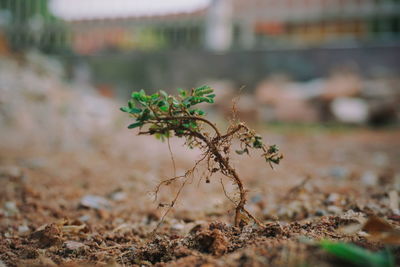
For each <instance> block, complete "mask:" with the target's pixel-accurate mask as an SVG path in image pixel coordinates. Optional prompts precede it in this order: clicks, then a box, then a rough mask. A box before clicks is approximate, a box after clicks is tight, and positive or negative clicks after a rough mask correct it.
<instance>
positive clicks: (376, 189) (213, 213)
mask: <svg viewBox="0 0 400 267" xmlns="http://www.w3.org/2000/svg"><path fill="white" fill-rule="evenodd" d="M264 136H265V138H266V140H268V141H269V142H270V143H276V144H278V145H279V146H280V148H281V150H282V152H283V153H284V156H285V158H284V160H283V162H282V164H281V165H280V166H277V167H276V168H275V169H274V170H271V169H270V168H269V166H268V165H266V164H265V162H263V160H262V159H261V158H260V157H259V156H258V155H256V154H254V155H251V157H247V156H234V158H233V162H234V165H235V167H236V168H237V170H238V172H239V174H240V176H241V177H242V179H243V180H244V181H245V184H246V187H247V189H248V190H249V201H248V204H247V208H248V210H250V211H251V212H252V213H253V214H254V215H255V216H256V217H257V218H259V219H260V220H262V222H263V223H264V224H265V227H257V226H255V225H251V224H250V225H248V226H246V227H244V228H243V229H238V228H235V227H233V226H232V222H233V210H232V208H233V206H232V204H231V202H230V201H229V200H228V199H227V198H226V197H225V195H224V193H223V190H222V187H221V178H222V177H220V176H218V175H215V176H213V177H212V179H211V182H210V183H205V181H204V179H201V178H202V177H203V175H202V168H201V167H200V169H199V171H198V172H197V173H196V174H195V175H194V177H193V178H192V179H191V180H190V183H188V184H187V185H186V186H185V188H184V190H183V192H182V193H181V195H180V196H179V199H178V201H177V204H176V206H175V207H174V208H173V210H172V211H171V212H170V213H169V215H168V216H167V217H166V219H165V221H164V222H163V223H162V224H161V226H160V227H159V228H158V230H157V232H156V234H153V235H152V234H151V233H152V231H153V230H154V229H155V227H156V225H157V223H158V222H159V220H160V218H161V216H162V214H163V213H164V212H165V210H166V209H167V206H168V203H170V202H171V200H172V199H173V198H174V196H175V194H176V191H177V190H178V188H179V184H175V185H174V184H172V185H170V186H167V187H164V188H163V189H162V192H161V193H160V194H159V195H158V200H157V201H155V200H154V193H153V190H154V188H155V186H156V185H157V183H158V182H159V181H161V180H162V179H165V178H168V177H171V176H172V175H173V168H172V164H171V159H170V156H169V152H168V149H167V145H166V144H165V143H164V144H163V143H159V142H158V141H155V140H153V138H152V137H136V136H135V135H134V133H133V132H128V131H127V130H126V131H124V133H123V134H119V135H115V136H113V137H112V138H111V137H108V138H107V139H104V138H103V139H102V138H100V139H94V140H92V141H93V143H92V144H91V145H90V146H88V147H87V148H82V149H73V150H69V151H68V150H65V149H64V150H62V151H58V150H53V151H49V150H46V151H45V150H40V149H37V148H35V149H34V150H33V149H31V148H30V147H29V145H28V146H24V147H18V148H15V147H14V148H13V147H7V145H6V144H3V145H1V147H2V148H1V149H0V234H1V238H0V252H1V253H0V260H1V262H0V266H2V263H3V264H5V265H6V266H55V265H62V266H88V265H89V266H91V265H99V266H131V265H137V266H148V265H156V266H203V267H205V266H266V265H267V266H343V262H340V261H338V260H337V259H336V258H335V257H334V256H332V255H330V254H328V253H327V252H325V251H324V250H322V249H321V248H320V246H318V243H317V242H318V241H319V240H322V239H329V240H335V241H344V242H352V243H355V244H357V245H359V246H362V247H365V248H368V249H370V250H374V251H377V250H380V249H382V248H383V247H385V246H386V245H391V250H392V254H393V255H394V257H395V260H396V262H397V263H398V264H400V250H399V247H398V246H396V245H393V243H394V244H397V242H399V241H400V238H399V236H397V234H398V232H396V231H398V230H397V228H398V227H400V216H399V210H398V208H399V207H398V206H399V200H398V193H399V192H400V191H399V190H400V131H399V130H395V129H387V130H368V129H350V130H349V129H346V130H321V129H317V130H316V129H311V130H304V129H297V128H295V127H294V128H293V129H290V130H288V129H284V130H279V129H278V130H277V129H275V130H273V131H265V132H264ZM171 146H172V150H173V153H174V158H175V160H176V164H177V173H178V174H179V173H183V172H184V171H185V170H186V169H187V168H190V167H191V166H192V165H193V163H194V161H195V160H196V159H197V158H198V157H199V154H198V152H197V151H196V150H188V149H186V148H184V147H182V143H181V142H180V141H179V140H175V139H174V140H171ZM222 182H223V183H224V185H225V188H226V191H227V193H228V194H229V195H230V197H232V198H235V188H234V187H233V185H231V184H230V183H229V181H227V180H224V179H222ZM160 204H161V205H160ZM161 206H164V207H161ZM373 216H378V217H380V218H381V219H382V220H384V222H385V223H387V224H388V225H389V226H390V227H392V228H393V229H392V230H393V231H395V232H394V233H395V234H393V235H391V236H394V238H392V239H393V240H389V241H388V240H386V239H382V238H371V237H376V235H374V234H373V233H371V232H368V231H367V230H366V229H365V228H362V226H363V225H364V224H365V222H366V221H367V220H368V218H371V217H373ZM358 226H359V228H357V227H358ZM349 227H353V228H354V227H355V228H357V230H349V229H348V228H349ZM345 228H346V229H345ZM344 229H345V230H344ZM397 245H398V244H397Z"/></svg>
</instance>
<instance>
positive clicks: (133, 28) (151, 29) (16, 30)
mask: <svg viewBox="0 0 400 267" xmlns="http://www.w3.org/2000/svg"><path fill="white" fill-rule="evenodd" d="M45 2H46V1H45V0H40V1H35V0H1V1H0V27H1V28H2V29H3V31H4V29H12V30H8V32H9V34H11V36H12V38H13V39H14V41H15V40H16V41H19V42H27V41H29V42H31V43H32V42H33V41H36V42H39V43H41V44H43V43H45V42H53V43H54V42H61V43H66V44H67V45H70V46H72V49H73V50H74V51H75V52H77V53H81V54H91V53H96V52H99V51H104V50H107V51H110V50H111V51H112V50H123V51H125V50H160V49H168V48H173V49H176V48H187V49H193V48H195V49H203V48H206V49H211V50H219V51H224V50H229V49H269V48H304V47H313V46H346V47H348V46H357V45H365V44H367V45H369V44H381V43H385V44H393V43H398V42H399V40H400V0H191V1H181V0H171V1H160V0H152V1H137V0H113V1H111V0H96V1H94V0H79V1H76V0H52V1H50V2H49V5H50V10H51V11H52V13H53V14H54V15H55V17H58V18H59V19H60V21H61V22H66V25H65V26H66V29H67V33H65V32H63V31H60V30H58V32H60V33H59V35H58V33H57V30H53V31H49V30H46V31H43V32H42V33H41V34H42V35H41V36H39V37H37V36H38V32H39V31H40V30H41V29H45V28H46V27H45V26H47V28H46V29H52V28H54V27H53V26H54V24H55V19H54V16H50V15H48V12H47V11H45V12H44V11H43V10H45V9H46V10H47V5H46V3H45ZM45 7H46V8H45ZM49 26H50V27H49ZM27 29H28V30H29V31H31V32H36V35H35V36H36V37H35V36H34V37H32V36H30V37H29V38H25V39H24V38H22V37H21V36H22V35H21V32H23V31H26V30H27ZM31 35H32V34H31Z"/></svg>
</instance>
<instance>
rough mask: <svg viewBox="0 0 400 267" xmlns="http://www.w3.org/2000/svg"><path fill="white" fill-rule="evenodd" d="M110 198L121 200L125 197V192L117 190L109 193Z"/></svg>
mask: <svg viewBox="0 0 400 267" xmlns="http://www.w3.org/2000/svg"><path fill="white" fill-rule="evenodd" d="M110 198H111V199H112V200H114V201H122V200H124V199H126V193H125V192H122V191H117V192H114V193H111V195H110Z"/></svg>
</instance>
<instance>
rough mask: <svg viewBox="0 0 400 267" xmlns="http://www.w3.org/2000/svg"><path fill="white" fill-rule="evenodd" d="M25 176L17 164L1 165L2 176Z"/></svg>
mask: <svg viewBox="0 0 400 267" xmlns="http://www.w3.org/2000/svg"><path fill="white" fill-rule="evenodd" d="M22 176H23V172H22V170H21V168H19V167H17V166H1V167H0V178H2V177H5V178H20V177H22Z"/></svg>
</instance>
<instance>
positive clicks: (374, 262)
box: [320, 240, 394, 267]
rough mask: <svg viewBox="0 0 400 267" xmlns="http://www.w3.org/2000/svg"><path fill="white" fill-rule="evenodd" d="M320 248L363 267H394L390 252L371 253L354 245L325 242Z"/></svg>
mask: <svg viewBox="0 0 400 267" xmlns="http://www.w3.org/2000/svg"><path fill="white" fill-rule="evenodd" d="M320 246H321V247H322V248H323V249H324V250H326V251H327V252H329V253H331V254H333V255H335V256H336V257H338V258H340V259H342V260H344V261H347V262H350V263H352V264H355V265H357V266H362V267H394V259H393V256H392V254H391V253H390V252H389V251H381V252H377V253H374V252H371V251H368V250H366V249H363V248H361V247H358V246H356V245H353V244H346V243H335V242H331V241H329V240H323V241H321V243H320Z"/></svg>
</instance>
